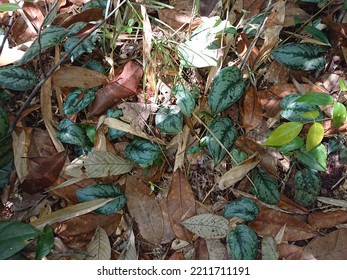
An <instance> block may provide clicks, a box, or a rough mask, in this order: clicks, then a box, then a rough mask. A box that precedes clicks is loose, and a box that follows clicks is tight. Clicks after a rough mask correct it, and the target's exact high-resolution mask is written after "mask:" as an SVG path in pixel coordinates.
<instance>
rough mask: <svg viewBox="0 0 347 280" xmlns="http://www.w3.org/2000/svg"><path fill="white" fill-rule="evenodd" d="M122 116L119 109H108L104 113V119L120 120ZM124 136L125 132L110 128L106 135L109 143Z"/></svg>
mask: <svg viewBox="0 0 347 280" xmlns="http://www.w3.org/2000/svg"><path fill="white" fill-rule="evenodd" d="M122 116H123V111H122V110H121V109H108V110H107V111H106V117H107V118H115V119H120V117H122ZM125 134H126V132H125V131H122V130H119V129H116V128H112V127H110V128H109V129H108V134H107V135H108V138H109V139H110V140H111V141H114V140H116V139H117V138H119V137H122V136H124V135H125Z"/></svg>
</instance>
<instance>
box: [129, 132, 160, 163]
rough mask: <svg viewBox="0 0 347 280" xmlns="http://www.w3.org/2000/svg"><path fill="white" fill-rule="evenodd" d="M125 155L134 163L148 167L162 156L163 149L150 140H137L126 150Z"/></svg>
mask: <svg viewBox="0 0 347 280" xmlns="http://www.w3.org/2000/svg"><path fill="white" fill-rule="evenodd" d="M125 155H126V156H127V158H128V159H129V160H131V161H132V162H135V163H137V164H139V165H141V166H148V165H151V164H153V162H154V161H155V160H156V159H158V158H159V157H160V156H161V149H160V146H159V145H158V144H155V143H152V142H151V141H149V140H145V139H142V138H136V139H134V140H133V141H132V142H131V143H130V144H129V145H128V146H127V147H126V148H125Z"/></svg>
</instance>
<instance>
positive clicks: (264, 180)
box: [251, 168, 280, 204]
mask: <svg viewBox="0 0 347 280" xmlns="http://www.w3.org/2000/svg"><path fill="white" fill-rule="evenodd" d="M251 180H252V182H253V184H254V185H253V186H252V192H253V194H254V195H255V196H256V197H257V198H259V199H260V200H261V201H263V202H265V203H268V204H277V203H278V202H279V201H280V192H279V190H278V187H279V186H278V182H277V180H275V179H273V178H272V177H270V176H269V174H267V173H266V172H265V171H264V170H263V169H261V168H254V169H253V170H252V171H251Z"/></svg>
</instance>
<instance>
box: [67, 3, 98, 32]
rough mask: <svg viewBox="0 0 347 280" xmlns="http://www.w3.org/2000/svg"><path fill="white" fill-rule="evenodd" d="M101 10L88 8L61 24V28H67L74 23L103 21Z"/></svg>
mask: <svg viewBox="0 0 347 280" xmlns="http://www.w3.org/2000/svg"><path fill="white" fill-rule="evenodd" d="M102 13H103V9H101V8H89V9H87V10H85V11H82V12H79V13H77V14H74V15H72V16H70V17H68V18H67V19H66V20H64V22H63V23H62V24H61V26H62V27H65V28H68V27H69V26H70V25H71V24H73V23H76V22H89V21H98V20H101V19H103V15H102Z"/></svg>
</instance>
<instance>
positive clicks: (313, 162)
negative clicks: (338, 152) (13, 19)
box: [294, 144, 327, 172]
mask: <svg viewBox="0 0 347 280" xmlns="http://www.w3.org/2000/svg"><path fill="white" fill-rule="evenodd" d="M294 153H295V156H296V158H297V159H298V160H299V161H301V162H302V163H303V164H305V165H307V166H308V167H309V168H311V169H314V170H317V171H323V172H325V171H326V168H327V162H326V161H327V150H326V148H325V146H324V145H323V144H320V145H318V146H317V147H315V148H313V149H312V150H311V151H309V152H307V151H306V149H305V148H304V147H301V148H300V149H299V150H297V151H295V152H294Z"/></svg>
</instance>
